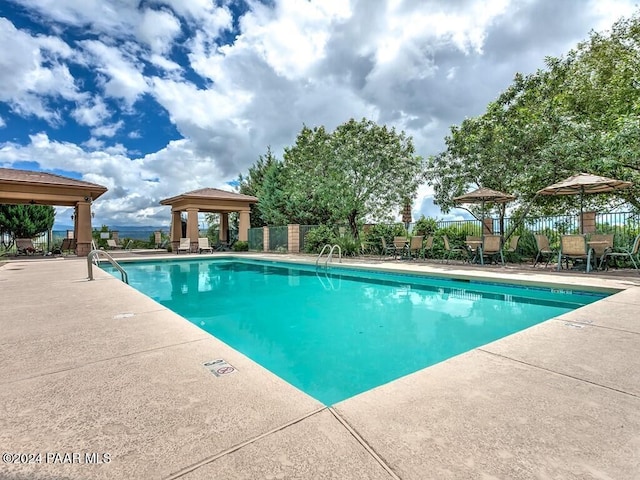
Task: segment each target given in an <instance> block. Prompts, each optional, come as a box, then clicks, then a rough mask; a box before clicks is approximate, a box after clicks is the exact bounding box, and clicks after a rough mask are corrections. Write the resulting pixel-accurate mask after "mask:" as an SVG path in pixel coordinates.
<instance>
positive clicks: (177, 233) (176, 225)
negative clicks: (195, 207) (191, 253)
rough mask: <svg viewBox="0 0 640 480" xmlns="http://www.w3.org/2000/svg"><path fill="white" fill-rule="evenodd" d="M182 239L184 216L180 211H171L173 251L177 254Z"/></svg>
mask: <svg viewBox="0 0 640 480" xmlns="http://www.w3.org/2000/svg"><path fill="white" fill-rule="evenodd" d="M180 237H182V216H181V212H180V210H172V211H171V251H172V252H177V251H178V246H179V245H180Z"/></svg>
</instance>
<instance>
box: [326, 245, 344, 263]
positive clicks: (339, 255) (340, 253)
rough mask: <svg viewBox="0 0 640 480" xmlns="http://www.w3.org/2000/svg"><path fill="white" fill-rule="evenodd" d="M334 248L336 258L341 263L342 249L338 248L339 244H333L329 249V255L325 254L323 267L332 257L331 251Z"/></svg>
mask: <svg viewBox="0 0 640 480" xmlns="http://www.w3.org/2000/svg"><path fill="white" fill-rule="evenodd" d="M336 248H337V249H338V259H339V261H340V263H342V249H341V248H340V245H338V244H335V245H334V246H333V247H331V250H329V255H327V261H326V262H324V266H325V267H326V266H327V265H328V264H329V260H332V259H333V251H334V250H335V249H336Z"/></svg>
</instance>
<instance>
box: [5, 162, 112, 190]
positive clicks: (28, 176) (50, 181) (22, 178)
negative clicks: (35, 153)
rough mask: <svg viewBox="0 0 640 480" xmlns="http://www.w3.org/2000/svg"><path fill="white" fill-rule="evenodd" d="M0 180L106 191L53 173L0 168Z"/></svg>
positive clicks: (88, 183)
mask: <svg viewBox="0 0 640 480" xmlns="http://www.w3.org/2000/svg"><path fill="white" fill-rule="evenodd" d="M0 180H1V181H5V182H11V183H41V184H46V185H58V186H61V187H83V188H91V189H99V190H104V191H107V189H106V187H103V186H102V185H98V184H97V183H91V182H85V181H83V180H76V179H75V178H69V177H63V176H62V175H56V174H55V173H47V172H34V171H31V170H17V169H13V168H0Z"/></svg>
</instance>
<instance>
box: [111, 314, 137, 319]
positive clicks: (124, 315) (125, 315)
mask: <svg viewBox="0 0 640 480" xmlns="http://www.w3.org/2000/svg"><path fill="white" fill-rule="evenodd" d="M133 316H135V313H119V314H118V315H114V316H113V318H115V319H117V318H130V317H133Z"/></svg>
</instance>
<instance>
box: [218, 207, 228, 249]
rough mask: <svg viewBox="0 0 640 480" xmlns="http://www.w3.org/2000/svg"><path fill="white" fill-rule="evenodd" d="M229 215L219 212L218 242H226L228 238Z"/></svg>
mask: <svg viewBox="0 0 640 480" xmlns="http://www.w3.org/2000/svg"><path fill="white" fill-rule="evenodd" d="M228 232H229V214H228V213H227V212H220V241H221V242H228V241H229V236H228V235H227V233H228Z"/></svg>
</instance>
